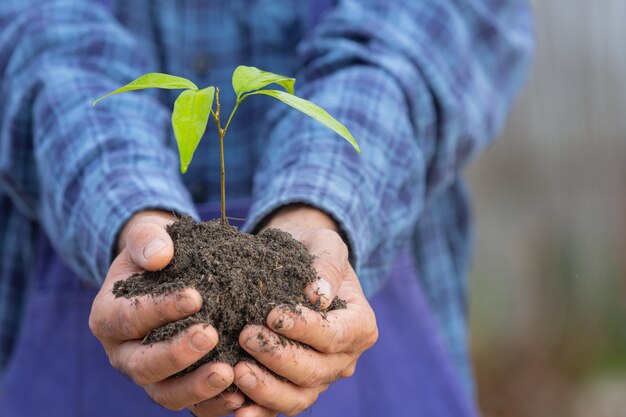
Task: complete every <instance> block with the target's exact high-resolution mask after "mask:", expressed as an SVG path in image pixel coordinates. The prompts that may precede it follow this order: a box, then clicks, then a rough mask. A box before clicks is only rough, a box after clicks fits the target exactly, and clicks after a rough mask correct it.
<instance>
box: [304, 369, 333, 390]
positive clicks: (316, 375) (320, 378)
mask: <svg viewBox="0 0 626 417" xmlns="http://www.w3.org/2000/svg"><path fill="white" fill-rule="evenodd" d="M326 379H327V378H326V376H325V375H324V374H323V373H322V372H321V371H319V370H317V369H315V370H313V371H311V372H310V373H309V375H307V377H306V378H304V380H303V381H302V386H303V387H305V388H317V387H319V386H320V385H322V384H323V383H324V382H325V380H326Z"/></svg>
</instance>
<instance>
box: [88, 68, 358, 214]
mask: <svg viewBox="0 0 626 417" xmlns="http://www.w3.org/2000/svg"><path fill="white" fill-rule="evenodd" d="M295 82H296V80H295V78H288V77H284V76H282V75H278V74H273V73H271V72H267V71H262V70H260V69H258V68H255V67H248V66H245V65H240V66H238V67H237V68H236V69H235V71H234V72H233V79H232V84H233V90H234V91H235V94H236V95H237V101H236V103H235V107H234V108H233V110H232V111H231V112H230V115H229V116H228V119H227V120H226V124H224V125H223V126H222V120H223V119H222V109H221V106H220V89H219V88H218V87H213V86H211V87H206V88H203V89H199V88H198V87H197V86H196V85H195V84H194V83H193V82H191V81H189V80H187V79H185V78H182V77H177V76H174V75H169V74H161V73H149V74H145V75H142V76H141V77H139V78H137V79H136V80H134V81H132V82H131V83H129V84H126V85H125V86H124V87H121V88H118V89H117V90H115V91H112V92H110V93H108V94H107V95H105V96H103V97H100V98H99V99H97V100H96V101H94V102H93V105H94V106H95V105H96V104H97V103H98V102H99V101H100V100H102V99H104V98H107V97H109V96H112V95H113V94H118V93H123V92H125V91H134V90H144V89H146V88H163V89H170V90H178V89H181V90H184V91H183V92H181V93H180V95H179V96H178V98H177V99H176V101H175V103H174V111H173V112H172V126H173V128H174V136H175V137H176V143H177V144H178V153H179V155H180V170H181V172H182V173H183V174H184V173H185V172H187V168H188V167H189V164H190V163H191V159H192V158H193V154H194V152H195V151H196V148H197V147H198V145H199V144H200V140H201V139H202V136H203V135H204V132H205V130H206V126H207V123H208V120H209V116H211V115H212V116H213V120H214V121H215V125H216V127H217V134H218V136H219V141H220V168H221V169H220V180H221V200H222V206H221V209H222V224H223V225H227V224H228V220H227V218H226V171H225V167H224V137H225V136H226V132H227V131H228V127H229V126H230V122H231V121H232V119H233V116H234V115H235V112H236V111H237V109H238V108H239V105H240V104H241V103H242V102H243V101H244V100H245V99H246V98H248V97H250V96H253V95H257V94H263V95H266V96H270V97H274V98H275V99H278V100H280V101H282V102H283V103H285V104H287V105H289V106H291V107H293V108H294V109H296V110H299V111H301V112H302V113H304V114H306V115H307V116H310V117H312V118H313V119H315V120H317V121H318V122H320V123H322V124H324V125H325V126H327V127H329V128H330V129H331V130H333V131H334V132H336V133H337V134H338V135H340V136H341V137H343V138H344V139H346V140H347V141H348V142H350V144H352V146H353V147H354V149H356V151H357V152H358V153H360V152H361V151H360V149H359V145H358V144H357V142H356V140H355V139H354V137H352V134H350V132H349V131H348V129H346V127H345V126H344V125H342V124H341V123H339V122H338V121H337V120H336V119H334V118H333V117H332V116H331V115H330V114H328V113H327V112H326V111H325V110H324V109H322V108H321V107H319V106H317V105H315V104H313V103H312V102H310V101H308V100H305V99H303V98H300V97H298V96H296V95H294V84H295ZM270 84H278V85H279V86H281V87H283V88H284V89H285V91H282V90H265V89H264V88H265V87H267V86H268V85H270ZM214 103H215V109H213V104H214Z"/></svg>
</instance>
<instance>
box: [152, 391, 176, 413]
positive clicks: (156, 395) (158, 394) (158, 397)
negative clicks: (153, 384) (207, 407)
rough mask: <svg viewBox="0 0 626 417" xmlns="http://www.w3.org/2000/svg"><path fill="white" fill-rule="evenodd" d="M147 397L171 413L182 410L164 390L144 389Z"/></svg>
mask: <svg viewBox="0 0 626 417" xmlns="http://www.w3.org/2000/svg"><path fill="white" fill-rule="evenodd" d="M146 392H147V393H148V395H149V396H150V397H151V398H152V399H153V400H154V401H155V402H157V403H158V404H159V405H161V406H162V407H164V408H167V409H168V410H171V411H180V410H182V409H183V408H184V406H181V405H180V404H176V403H175V402H174V400H173V398H172V395H171V394H170V393H169V392H168V391H167V390H164V389H150V390H149V389H148V388H146Z"/></svg>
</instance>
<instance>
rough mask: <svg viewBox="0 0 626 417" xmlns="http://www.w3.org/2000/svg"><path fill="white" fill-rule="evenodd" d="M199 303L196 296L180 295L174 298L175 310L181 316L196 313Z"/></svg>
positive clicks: (198, 298)
mask: <svg viewBox="0 0 626 417" xmlns="http://www.w3.org/2000/svg"><path fill="white" fill-rule="evenodd" d="M201 302H202V299H201V298H200V297H199V295H198V294H181V295H179V296H177V297H176V310H177V311H178V312H179V313H182V314H192V313H195V312H196V311H198V307H200V303H201Z"/></svg>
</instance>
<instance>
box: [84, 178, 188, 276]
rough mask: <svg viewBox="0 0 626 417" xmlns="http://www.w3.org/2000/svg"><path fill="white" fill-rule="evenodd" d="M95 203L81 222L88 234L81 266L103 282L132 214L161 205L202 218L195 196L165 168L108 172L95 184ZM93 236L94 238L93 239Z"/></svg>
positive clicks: (93, 195)
mask: <svg viewBox="0 0 626 417" xmlns="http://www.w3.org/2000/svg"><path fill="white" fill-rule="evenodd" d="M89 194H91V196H92V198H93V199H94V200H93V201H97V204H93V207H92V209H91V210H89V213H88V214H87V215H86V218H85V219H84V220H85V221H83V222H81V223H82V224H84V225H85V226H84V227H91V230H83V233H79V234H78V236H79V240H82V239H80V236H84V237H85V238H86V240H87V241H86V242H83V243H84V246H83V248H85V249H86V251H85V252H84V256H86V257H85V258H83V259H86V260H87V262H86V264H85V265H82V266H81V265H79V266H78V270H79V271H81V272H83V276H86V277H88V278H90V279H92V280H93V281H94V282H96V283H98V285H100V284H102V282H103V281H104V278H105V276H106V274H107V271H108V269H109V267H110V266H111V262H112V260H113V258H114V255H115V248H116V244H117V238H118V235H119V233H120V232H121V230H122V228H123V227H124V225H125V224H126V222H128V220H130V218H131V217H132V216H133V215H134V214H136V213H138V212H140V211H143V210H152V209H159V210H164V211H171V212H174V213H177V214H186V215H190V216H192V217H194V218H195V219H196V220H197V219H198V218H199V217H198V215H197V213H196V211H195V208H194V204H193V202H192V199H191V197H190V196H189V193H188V191H187V189H186V188H185V186H184V185H183V184H182V182H181V181H180V179H179V178H177V177H175V176H172V175H167V174H165V173H163V172H162V171H157V170H154V171H146V170H142V172H141V175H137V171H136V170H132V169H128V170H125V169H124V170H117V171H111V172H109V173H107V175H106V176H104V177H103V178H102V180H101V181H99V182H98V183H97V184H95V185H94V186H93V187H92V188H91V192H90V193H89ZM89 239H93V242H89V241H88V240H89Z"/></svg>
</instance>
